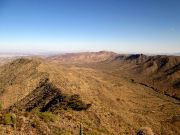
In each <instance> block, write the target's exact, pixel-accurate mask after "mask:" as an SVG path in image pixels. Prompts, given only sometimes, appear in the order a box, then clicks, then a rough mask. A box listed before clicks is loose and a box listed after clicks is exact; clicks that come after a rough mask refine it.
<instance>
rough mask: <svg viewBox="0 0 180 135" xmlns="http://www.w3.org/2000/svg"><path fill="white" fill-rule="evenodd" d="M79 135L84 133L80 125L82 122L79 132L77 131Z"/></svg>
mask: <svg viewBox="0 0 180 135" xmlns="http://www.w3.org/2000/svg"><path fill="white" fill-rule="evenodd" d="M79 135H84V133H83V126H82V124H80V132H79Z"/></svg>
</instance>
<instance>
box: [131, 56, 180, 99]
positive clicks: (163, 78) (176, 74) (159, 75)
mask: <svg viewBox="0 0 180 135" xmlns="http://www.w3.org/2000/svg"><path fill="white" fill-rule="evenodd" d="M134 71H135V74H136V75H140V76H141V77H139V78H137V77H135V78H136V79H137V80H138V81H140V82H141V83H145V84H147V85H148V86H150V87H153V88H155V90H157V91H160V92H162V93H164V94H167V95H170V96H172V97H175V98H178V99H180V57H175V56H153V57H149V58H148V59H147V60H146V61H145V62H142V63H140V64H139V65H138V66H137V67H136V68H135V69H134Z"/></svg>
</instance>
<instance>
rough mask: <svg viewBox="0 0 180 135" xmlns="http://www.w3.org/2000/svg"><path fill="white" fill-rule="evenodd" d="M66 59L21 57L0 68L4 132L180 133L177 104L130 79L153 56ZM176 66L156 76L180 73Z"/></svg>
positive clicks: (0, 125) (51, 134)
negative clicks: (8, 121) (81, 128)
mask: <svg viewBox="0 0 180 135" xmlns="http://www.w3.org/2000/svg"><path fill="white" fill-rule="evenodd" d="M101 53H102V52H101ZM103 53H104V52H103ZM97 54H98V56H99V53H97ZM73 55H75V54H73ZM81 55H82V54H81ZM88 55H90V54H89V53H88ZM56 57H57V56H56ZM63 57H64V56H63ZM67 57H68V56H67ZM67 57H66V58H65V60H62V59H61V58H60V59H59V58H58V59H54V57H53V58H48V60H46V59H37V58H28V59H27V58H26V59H25V58H21V59H17V60H15V61H13V62H11V63H8V64H5V65H3V66H1V67H0V101H1V102H2V108H3V110H2V111H1V113H0V114H1V115H0V134H3V135H6V134H12V135H13V134H19V135H21V134H23V135H28V134H29V135H41V134H42V135H59V134H60V135H61V134H62V135H63V134H68V135H71V134H72V135H78V134H79V130H80V125H82V127H83V131H84V134H86V135H111V134H112V135H123V134H127V135H136V134H140V133H144V132H154V134H156V135H177V134H180V126H179V125H180V121H179V118H180V109H179V103H180V102H179V100H177V99H174V98H171V97H169V96H166V95H164V94H161V93H158V92H156V91H155V90H153V89H152V88H149V87H147V86H144V85H142V84H139V83H136V82H138V81H139V80H136V78H134V80H135V81H132V80H131V79H132V77H135V75H137V74H138V75H140V76H143V75H144V74H145V73H144V72H145V71H146V70H145V69H146V68H145V67H146V63H147V62H148V61H147V60H148V59H149V58H151V57H149V56H144V55H140V57H139V56H133V57H129V56H127V55H122V56H119V55H117V54H115V55H114V53H113V55H108V57H107V55H105V57H103V56H102V59H100V58H99V60H98V57H97V60H94V59H95V57H96V55H95V54H94V53H93V56H92V57H90V58H89V56H88V58H89V59H90V60H87V56H81V57H80V58H79V54H78V58H77V59H75V62H74V64H72V63H73V62H72V63H70V61H74V57H76V56H73V60H72V57H71V56H70V60H67V59H69V58H67ZM99 57H100V56H99ZM117 57H119V58H117ZM128 57H129V58H128ZM137 57H138V59H139V60H138V62H137V61H136V59H137ZM163 58H164V56H163ZM92 59H93V60H92ZM122 59H123V60H122ZM172 59H173V58H172ZM177 59H179V58H177ZM153 61H154V62H156V61H155V60H153ZM169 61H171V58H170V60H169ZM169 61H168V62H169ZM173 61H174V63H173V64H175V65H176V62H177V63H178V62H179V61H178V60H173ZM99 62H100V63H99ZM123 63H124V64H123ZM173 64H167V62H166V66H167V67H166V68H165V67H163V66H159V67H161V69H159V68H157V70H156V72H162V73H164V72H166V73H167V74H171V75H174V74H175V73H176V72H177V73H179V69H178V68H179V66H175V65H173ZM162 65H163V64H162ZM142 68H144V69H142ZM146 72H148V71H146ZM153 73H154V74H155V71H154V72H153ZM145 75H146V74H145ZM163 75H164V74H163ZM148 76H150V77H153V76H152V73H151V72H150V74H147V77H148ZM176 77H177V78H178V77H179V75H177V76H176ZM174 78H175V77H174ZM177 78H175V80H176V79H177ZM150 79H151V78H150ZM142 80H143V78H142ZM147 80H148V79H147ZM149 84H150V83H149ZM173 86H174V87H173V88H174V89H175V88H177V89H178V87H179V86H178V82H176V83H174V85H173ZM14 115H15V116H16V122H15V121H12V122H10V123H9V124H8V123H7V120H8V118H10V120H11V119H12V120H14V119H15V118H14ZM5 118H6V119H5ZM5 120H6V121H5ZM14 123H16V124H14ZM11 125H13V127H16V128H13V127H12V126H11Z"/></svg>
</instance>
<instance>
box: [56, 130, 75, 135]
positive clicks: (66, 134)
mask: <svg viewBox="0 0 180 135" xmlns="http://www.w3.org/2000/svg"><path fill="white" fill-rule="evenodd" d="M53 135H72V134H71V132H70V131H61V130H58V131H56V132H55V133H54V134H53Z"/></svg>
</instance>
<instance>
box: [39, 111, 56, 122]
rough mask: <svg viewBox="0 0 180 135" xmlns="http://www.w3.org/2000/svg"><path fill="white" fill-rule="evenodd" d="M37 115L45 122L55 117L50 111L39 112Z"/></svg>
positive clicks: (53, 119)
mask: <svg viewBox="0 0 180 135" xmlns="http://www.w3.org/2000/svg"><path fill="white" fill-rule="evenodd" d="M39 117H40V118H41V119H43V120H44V121H45V122H49V121H52V122H54V121H55V120H56V119H57V117H56V115H54V114H53V113H52V112H41V113H40V114H39Z"/></svg>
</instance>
